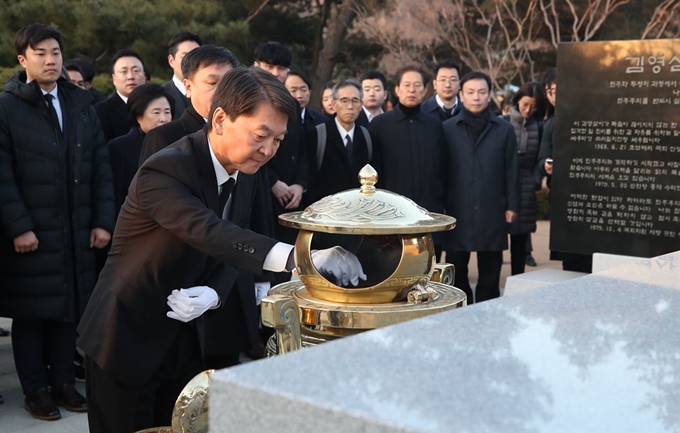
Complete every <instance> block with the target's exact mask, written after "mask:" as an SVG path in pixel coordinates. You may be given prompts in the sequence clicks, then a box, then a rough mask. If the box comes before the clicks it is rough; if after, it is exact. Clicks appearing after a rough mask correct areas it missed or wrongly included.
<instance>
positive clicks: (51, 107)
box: [45, 93, 61, 130]
mask: <svg viewBox="0 0 680 433" xmlns="http://www.w3.org/2000/svg"><path fill="white" fill-rule="evenodd" d="M52 98H54V95H50V94H49V93H46V94H45V101H47V108H48V110H49V112H50V117H52V120H53V121H54V123H55V124H56V125H57V126H58V127H59V130H61V125H60V124H59V116H57V109H56V108H55V107H54V104H53V103H52Z"/></svg>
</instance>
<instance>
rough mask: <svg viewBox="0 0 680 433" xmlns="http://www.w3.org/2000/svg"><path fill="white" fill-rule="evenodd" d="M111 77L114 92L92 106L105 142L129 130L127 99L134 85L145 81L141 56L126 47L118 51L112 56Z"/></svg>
mask: <svg viewBox="0 0 680 433" xmlns="http://www.w3.org/2000/svg"><path fill="white" fill-rule="evenodd" d="M111 77H112V78H113V85H114V86H115V88H116V93H114V94H113V95H111V96H110V97H109V99H107V100H105V101H102V102H100V103H98V104H97V105H95V106H94V108H95V110H97V115H98V116H99V121H100V122H101V127H102V132H103V133H104V138H106V141H107V142H108V141H110V140H113V139H114V138H116V137H120V136H121V135H125V134H127V133H128V131H129V130H130V120H129V118H128V108H127V99H128V97H129V96H130V93H131V92H132V90H133V89H134V88H135V87H137V86H139V85H142V84H144V83H146V76H145V75H144V62H142V58H141V57H140V56H139V54H137V53H136V52H135V51H132V50H130V49H127V48H126V49H122V50H120V51H118V52H117V53H116V54H115V55H114V56H113V67H112V75H111Z"/></svg>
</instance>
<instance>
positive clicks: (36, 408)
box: [24, 388, 61, 421]
mask: <svg viewBox="0 0 680 433" xmlns="http://www.w3.org/2000/svg"><path fill="white" fill-rule="evenodd" d="M24 408H25V409H26V410H27V411H28V413H30V414H31V416H32V417H33V418H36V419H41V420H43V421H54V420H56V419H59V418H61V413H60V412H59V408H58V407H57V406H56V405H55V404H54V401H52V397H50V392H49V391H48V390H47V388H40V389H39V390H37V391H35V392H34V393H32V394H31V395H27V396H26V399H25V400H24Z"/></svg>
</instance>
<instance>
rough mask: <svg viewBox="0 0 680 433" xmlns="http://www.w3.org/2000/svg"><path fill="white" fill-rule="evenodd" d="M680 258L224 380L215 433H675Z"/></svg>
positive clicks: (257, 366) (232, 373)
mask: <svg viewBox="0 0 680 433" xmlns="http://www.w3.org/2000/svg"><path fill="white" fill-rule="evenodd" d="M679 265H680V254H679V253H674V254H669V255H666V256H661V257H656V258H653V259H639V260H637V261H635V262H633V263H631V264H628V265H625V266H623V267H617V268H612V269H609V270H606V271H603V272H601V273H599V274H594V275H588V276H584V277H581V278H577V279H572V280H569V281H564V282H560V283H556V284H554V285H551V286H549V287H544V288H537V289H534V290H530V291H527V292H525V293H520V294H517V295H515V296H508V297H503V298H499V299H495V300H493V301H488V302H483V303H480V304H475V305H472V306H469V307H464V308H461V309H457V310H453V311H450V312H446V313H442V314H438V315H434V316H429V317H426V318H423V319H418V320H414V321H411V322H405V323H401V324H399V325H395V326H392V327H388V328H381V329H377V330H374V331H370V332H366V333H363V334H360V335H358V336H354V337H349V338H345V339H340V340H337V341H334V342H331V343H326V344H323V345H321V346H318V347H315V348H310V349H304V350H301V351H299V352H293V353H291V354H288V355H283V356H279V357H275V358H272V359H268V360H263V361H257V362H252V363H249V364H246V365H242V366H239V367H235V368H231V369H228V370H222V371H219V372H217V373H216V374H215V375H214V376H213V384H212V386H213V388H212V393H211V402H210V406H211V407H210V423H211V425H210V430H211V431H215V432H223V431H235V432H239V433H279V432H281V433H284V432H285V433H290V432H295V431H298V432H299V431H332V432H340V433H345V432H346V433H355V432H364V433H397V432H399V433H402V432H403V433H406V432H410V433H420V432H423V433H424V432H437V433H441V432H460V431H507V432H530V431H540V432H581V431H593V432H595V431H598V432H599V431H628V432H649V431H654V432H672V431H677V430H678V428H680V412H679V411H678V410H677V408H678V407H679V405H680V394H679V393H678V386H677V384H678V383H680V362H679V359H680V351H679V349H678V347H679V344H678V342H679V341H680V290H679V289H680V266H679Z"/></svg>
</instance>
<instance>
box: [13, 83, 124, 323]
mask: <svg viewBox="0 0 680 433" xmlns="http://www.w3.org/2000/svg"><path fill="white" fill-rule="evenodd" d="M58 93H59V98H60V102H61V103H62V107H64V108H65V111H66V112H65V117H64V125H65V126H66V128H67V134H66V136H67V137H68V142H67V143H64V142H63V140H64V139H63V135H62V133H61V131H60V130H59V126H58V125H57V124H56V123H54V121H53V120H52V118H51V116H50V114H49V112H48V107H47V105H46V103H45V99H44V98H43V95H42V92H41V91H40V88H39V87H38V83H37V82H36V81H33V82H31V83H28V84H27V83H26V73H25V72H18V73H16V74H14V75H13V76H12V77H11V78H10V80H9V81H8V82H7V85H6V87H5V92H4V93H3V94H1V95H0V229H1V231H0V316H4V317H13V318H16V319H27V320H65V321H73V320H77V319H78V317H80V312H81V311H82V310H83V309H84V308H85V305H86V303H87V300H88V299H89V296H90V293H91V292H92V289H93V288H94V285H95V282H96V279H97V275H96V273H95V255H94V253H95V251H94V250H93V249H92V248H90V232H91V231H92V229H93V228H95V227H100V228H103V229H105V230H108V231H109V232H112V231H113V226H114V223H115V220H114V204H113V186H112V181H111V166H110V164H109V154H108V152H107V151H106V147H105V142H104V136H103V135H102V132H101V130H100V128H99V119H98V118H97V114H96V113H95V111H94V108H92V105H91V101H92V96H91V95H90V93H89V92H86V91H84V90H81V89H79V88H77V87H75V86H74V85H72V84H70V83H68V82H66V81H65V80H59V81H58ZM62 98H63V99H62ZM30 230H32V231H33V232H34V233H35V235H36V237H37V238H38V242H39V246H38V249H37V250H36V251H34V252H31V253H23V254H19V253H16V252H15V251H14V243H13V239H14V238H15V237H17V236H19V235H21V234H23V233H25V232H27V231H30Z"/></svg>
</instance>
